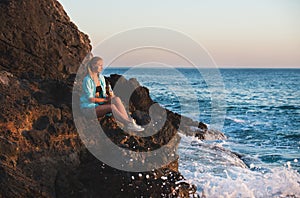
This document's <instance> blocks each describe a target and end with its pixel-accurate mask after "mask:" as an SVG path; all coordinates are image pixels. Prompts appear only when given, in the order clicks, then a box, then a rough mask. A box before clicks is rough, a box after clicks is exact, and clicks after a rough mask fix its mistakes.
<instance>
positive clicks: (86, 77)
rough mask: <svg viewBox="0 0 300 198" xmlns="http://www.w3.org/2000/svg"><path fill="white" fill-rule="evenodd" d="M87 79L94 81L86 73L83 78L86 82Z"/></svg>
mask: <svg viewBox="0 0 300 198" xmlns="http://www.w3.org/2000/svg"><path fill="white" fill-rule="evenodd" d="M86 81H93V80H92V78H91V77H90V76H89V75H86V76H85V77H84V79H83V82H86Z"/></svg>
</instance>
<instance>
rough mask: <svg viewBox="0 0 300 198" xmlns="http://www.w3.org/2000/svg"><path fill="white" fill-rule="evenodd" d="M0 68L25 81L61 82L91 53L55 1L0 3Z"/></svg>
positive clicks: (9, 0) (74, 26)
mask: <svg viewBox="0 0 300 198" xmlns="http://www.w3.org/2000/svg"><path fill="white" fill-rule="evenodd" d="M0 13H1V14H0V21H1V26H0V32H1V33H0V51H1V55H0V63H1V64H0V68H1V70H5V71H8V72H10V73H12V74H14V75H16V76H18V77H22V78H25V79H32V78H36V79H65V78H67V77H68V76H69V74H70V73H75V72H76V71H77V69H78V67H79V65H80V63H81V61H82V60H83V58H84V57H85V56H86V55H87V54H88V52H89V51H90V49H91V46H90V44H89V43H90V41H89V39H88V36H87V35H85V34H83V33H82V32H80V31H78V29H77V27H76V25H75V24H73V23H72V22H71V21H70V18H69V17H68V16H67V14H66V13H65V11H64V10H63V7H62V6H61V5H60V3H59V2H58V1H56V0H47V1H37V0H29V1H17V0H5V1H1V2H0Z"/></svg>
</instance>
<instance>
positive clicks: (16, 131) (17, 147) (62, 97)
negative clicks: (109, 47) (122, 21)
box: [0, 0, 225, 197]
mask: <svg viewBox="0 0 300 198" xmlns="http://www.w3.org/2000/svg"><path fill="white" fill-rule="evenodd" d="M0 19H1V24H2V25H1V26H0V28H1V33H0V50H1V55H0V69H1V71H0V101H1V105H0V197H140V196H144V197H164V196H165V197H189V196H196V188H195V186H193V185H191V184H188V183H186V182H185V181H184V180H183V176H182V175H181V174H180V173H179V172H178V161H177V160H174V161H173V162H171V163H169V164H167V165H166V166H165V167H162V168H160V169H157V170H151V171H148V172H143V173H133V172H126V171H121V170H118V169H115V168H112V167H110V166H108V165H106V164H104V163H103V162H101V161H99V160H98V159H96V158H95V157H94V156H93V155H92V154H91V153H90V152H89V151H88V150H87V149H86V147H85V145H83V143H82V140H81V139H80V137H79V135H78V133H77V130H76V128H75V125H74V120H73V116H72V88H73V82H74V75H73V72H75V71H77V69H78V67H79V65H80V63H81V61H82V60H83V59H84V57H85V55H86V54H87V53H88V52H89V50H90V49H91V46H90V44H89V40H88V37H87V36H86V35H84V34H83V33H81V32H80V31H79V30H78V29H77V27H76V26H75V25H74V24H73V23H72V22H70V20H69V18H68V16H67V15H66V13H65V12H64V10H63V8H62V6H61V5H60V4H59V3H58V2H57V1H55V0H46V1H37V0H28V1H17V0H2V1H0ZM108 79H109V81H110V82H111V84H112V86H113V87H114V86H116V82H121V83H120V84H121V86H125V87H127V88H128V87H129V88H130V87H131V88H132V89H133V90H134V92H133V94H132V96H131V98H130V101H129V103H128V106H127V108H128V110H129V111H130V112H131V113H132V116H133V117H134V118H135V119H136V120H137V122H138V123H139V124H143V125H147V124H149V123H151V115H150V114H149V111H150V108H151V106H153V104H155V102H154V101H152V100H151V98H150V96H149V90H148V89H147V88H145V87H141V86H140V85H139V83H138V82H137V81H136V80H135V79H130V80H126V79H125V78H123V77H122V76H119V75H112V76H110V77H109V78H108ZM116 94H117V95H118V96H120V97H121V98H123V99H124V93H122V88H121V89H120V90H119V91H116ZM158 110H164V109H163V108H161V107H159V106H158ZM164 111H165V112H166V118H167V119H166V122H164V124H163V125H162V128H161V129H160V130H159V131H158V133H156V134H154V135H152V136H150V137H137V136H133V135H128V133H126V132H124V131H123V130H122V129H121V128H119V127H118V125H117V123H116V121H115V119H114V118H113V116H111V117H103V118H101V119H99V120H97V122H100V124H101V125H102V127H103V128H104V129H105V132H106V134H107V136H108V137H109V138H110V139H111V140H112V141H113V142H114V143H115V144H117V145H119V146H120V147H125V148H128V149H133V150H139V151H143V150H148V149H149V148H150V149H153V150H154V149H156V148H159V147H161V146H162V145H164V144H166V143H168V142H169V140H170V139H171V138H172V137H174V136H177V134H178V132H182V133H185V134H188V135H194V136H195V135H196V136H198V137H199V138H200V139H204V138H207V137H210V138H225V136H223V134H222V133H220V132H216V131H210V130H208V129H207V126H206V125H205V124H203V123H199V122H195V121H193V120H191V119H189V118H186V117H183V116H180V115H179V114H176V113H173V112H171V111H168V110H164ZM156 115H157V116H159V114H156ZM161 116H162V115H161ZM158 119H159V117H158ZM181 123H184V124H181ZM149 126H151V125H149ZM147 130H151V127H149V128H148V129H147Z"/></svg>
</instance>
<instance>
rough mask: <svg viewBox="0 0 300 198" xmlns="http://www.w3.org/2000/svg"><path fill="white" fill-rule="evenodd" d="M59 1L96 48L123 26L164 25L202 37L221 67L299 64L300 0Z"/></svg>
mask: <svg viewBox="0 0 300 198" xmlns="http://www.w3.org/2000/svg"><path fill="white" fill-rule="evenodd" d="M59 2H60V3H61V4H62V5H63V7H64V9H65V11H66V12H67V14H68V15H69V17H70V18H71V20H72V21H73V22H74V23H75V24H76V25H77V26H78V28H79V29H80V30H81V31H82V32H84V33H86V34H88V35H89V38H90V40H91V44H92V46H93V47H94V48H96V47H97V46H99V43H100V44H101V42H103V41H105V40H108V39H110V38H111V37H112V36H114V35H116V34H118V33H120V32H124V31H128V30H131V29H134V28H143V27H161V28H167V29H170V30H173V31H175V32H180V33H182V34H184V35H186V36H188V37H189V38H191V39H193V40H194V41H195V42H197V43H199V44H200V45H201V46H202V47H203V48H204V49H205V50H206V51H207V52H208V53H209V55H210V56H211V57H212V59H213V60H214V61H215V63H216V64H217V65H218V66H219V67H285V68H300V1H299V0H148V1H145V0H127V1H124V0H110V1H107V0H105V1H104V0H85V1H71V0H59ZM140 36H141V37H143V35H140ZM175 42H176V41H175ZM103 50H105V49H103ZM144 51H147V50H144ZM152 55H153V53H152ZM147 56H151V53H148V51H147V53H143V54H141V53H139V57H145V58H146V57H147ZM166 57H168V56H166ZM134 58H135V56H128V57H127V58H126V60H125V59H124V60H123V62H122V61H120V62H119V64H130V61H129V60H130V59H134ZM147 58H148V59H149V57H147ZM150 59H151V57H150ZM126 61H127V62H126ZM182 64H184V63H182Z"/></svg>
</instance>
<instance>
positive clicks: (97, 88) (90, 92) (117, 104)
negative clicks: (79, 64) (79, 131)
mask: <svg viewBox="0 0 300 198" xmlns="http://www.w3.org/2000/svg"><path fill="white" fill-rule="evenodd" d="M102 70H103V60H102V58H100V57H94V58H92V59H91V60H90V61H89V62H88V63H87V75H86V77H85V78H84V79H83V83H82V90H83V92H82V96H81V97H80V107H81V109H82V111H83V112H84V111H90V110H91V109H92V108H95V110H96V115H97V117H101V116H104V115H105V114H107V113H111V112H113V114H114V116H115V118H116V119H117V120H118V121H120V122H121V123H123V124H124V125H125V127H126V129H127V130H130V131H143V130H144V128H142V127H140V126H138V125H137V124H136V123H135V121H134V119H132V118H131V117H129V116H128V114H127V112H126V110H125V107H124V105H123V103H122V101H121V100H120V98H119V97H117V96H114V95H113V93H112V91H111V92H110V93H111V94H109V95H107V94H106V91H105V90H106V83H105V78H104V76H103V75H102V74H101V72H102Z"/></svg>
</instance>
